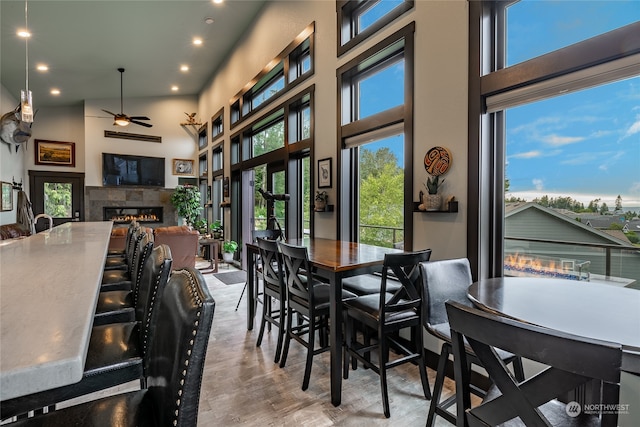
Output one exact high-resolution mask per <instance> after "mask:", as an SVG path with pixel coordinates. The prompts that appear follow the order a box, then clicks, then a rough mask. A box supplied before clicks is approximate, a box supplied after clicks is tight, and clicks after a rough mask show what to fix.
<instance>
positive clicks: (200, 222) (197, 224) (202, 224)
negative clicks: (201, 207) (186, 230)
mask: <svg viewBox="0 0 640 427" xmlns="http://www.w3.org/2000/svg"><path fill="white" fill-rule="evenodd" d="M193 228H195V229H196V230H198V233H200V235H202V236H205V235H206V234H207V221H206V220H205V219H204V218H198V219H197V220H195V221H194V223H193Z"/></svg>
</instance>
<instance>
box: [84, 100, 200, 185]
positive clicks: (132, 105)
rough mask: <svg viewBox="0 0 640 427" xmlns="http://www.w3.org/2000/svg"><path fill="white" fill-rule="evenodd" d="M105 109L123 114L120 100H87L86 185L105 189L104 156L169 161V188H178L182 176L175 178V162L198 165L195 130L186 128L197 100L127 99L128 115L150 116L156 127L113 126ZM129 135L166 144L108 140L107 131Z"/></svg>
mask: <svg viewBox="0 0 640 427" xmlns="http://www.w3.org/2000/svg"><path fill="white" fill-rule="evenodd" d="M102 109H105V110H109V111H112V112H118V111H120V99H119V98H117V99H97V100H96V99H92V100H86V101H85V105H84V116H85V117H84V139H85V147H84V152H85V170H84V171H85V174H86V175H85V184H86V185H87V186H101V185H102V153H103V152H104V153H117V154H135V155H147V156H153V157H164V158H165V187H166V188H174V187H175V186H176V185H178V176H176V175H172V174H171V166H172V159H174V158H177V159H193V160H194V162H196V164H197V154H198V153H197V150H198V145H197V142H196V138H195V136H194V135H195V134H194V129H193V127H183V126H180V123H182V122H184V121H185V119H186V116H185V114H184V113H185V112H187V113H192V112H194V111H196V110H197V103H196V97H195V96H175V97H162V98H160V97H155V98H127V99H126V103H125V113H126V114H129V115H132V116H147V117H149V118H150V119H151V120H150V121H148V123H150V124H152V125H153V127H151V128H145V127H143V126H138V125H132V124H130V125H129V126H127V127H125V128H122V127H119V126H113V120H112V119H110V118H103V117H106V116H108V114H106V113H105V112H103V111H102ZM105 130H111V131H116V132H127V133H135V134H142V135H152V136H161V137H162V142H161V143H156V142H147V141H137V140H129V139H117V138H105V137H104V131H105Z"/></svg>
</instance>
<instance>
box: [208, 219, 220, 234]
mask: <svg viewBox="0 0 640 427" xmlns="http://www.w3.org/2000/svg"><path fill="white" fill-rule="evenodd" d="M209 227H210V228H211V232H212V233H213V238H214V239H219V238H221V237H222V223H221V222H220V220H219V219H216V220H215V221H213V223H212V224H211V225H210V226H209Z"/></svg>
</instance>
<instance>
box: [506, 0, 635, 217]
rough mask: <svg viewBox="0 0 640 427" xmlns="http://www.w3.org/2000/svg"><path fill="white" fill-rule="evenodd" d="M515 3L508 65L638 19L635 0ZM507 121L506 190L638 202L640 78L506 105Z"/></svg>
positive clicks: (625, 204) (585, 199) (629, 204)
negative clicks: (507, 183) (511, 105)
mask: <svg viewBox="0 0 640 427" xmlns="http://www.w3.org/2000/svg"><path fill="white" fill-rule="evenodd" d="M543 5H544V6H543ZM516 6H517V7H512V8H510V10H509V12H508V18H509V21H508V22H509V26H508V31H509V32H508V35H507V40H508V41H507V44H508V53H507V58H508V63H509V64H510V65H511V64H514V63H518V62H521V61H523V60H526V59H528V58H531V57H533V56H537V55H541V54H544V53H546V52H550V51H552V50H555V49H558V48H561V47H564V46H567V45H570V44H572V43H575V42H577V41H579V40H582V39H584V38H588V37H591V36H594V35H597V34H600V33H603V32H606V31H609V30H611V29H613V28H618V27H620V26H623V25H626V24H628V23H631V22H634V21H637V20H639V19H640V2H638V1H637V0H632V1H619V0H615V1H569V0H563V1H523V2H520V3H517V4H516ZM532 18H533V19H532ZM532 23H535V24H532ZM506 123H507V150H506V156H507V158H506V162H507V169H506V173H507V178H508V179H509V182H510V195H514V196H517V197H524V198H525V199H527V200H532V199H533V198H535V197H536V196H540V195H545V194H546V195H549V196H551V197H558V196H570V197H572V198H574V199H576V200H579V201H581V202H583V203H585V204H588V202H589V201H590V200H593V199H595V198H600V199H602V201H603V202H606V203H607V205H609V206H610V207H613V202H614V200H615V198H616V197H617V196H618V195H621V197H622V201H623V207H632V206H633V207H640V76H636V77H633V78H629V79H625V80H621V81H617V82H614V83H609V84H607V85H603V86H598V87H595V88H591V89H586V90H582V91H580V92H574V93H569V94H566V95H563V96H559V97H555V98H551V99H547V100H544V101H539V102H535V103H532V104H527V105H523V106H519V107H515V108H511V109H509V110H507V116H506Z"/></svg>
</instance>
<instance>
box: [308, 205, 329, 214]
mask: <svg viewBox="0 0 640 427" xmlns="http://www.w3.org/2000/svg"><path fill="white" fill-rule="evenodd" d="M333 206H334V205H326V206H325V208H324V209H323V210H318V209H315V208H314V209H313V211H314V212H333Z"/></svg>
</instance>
